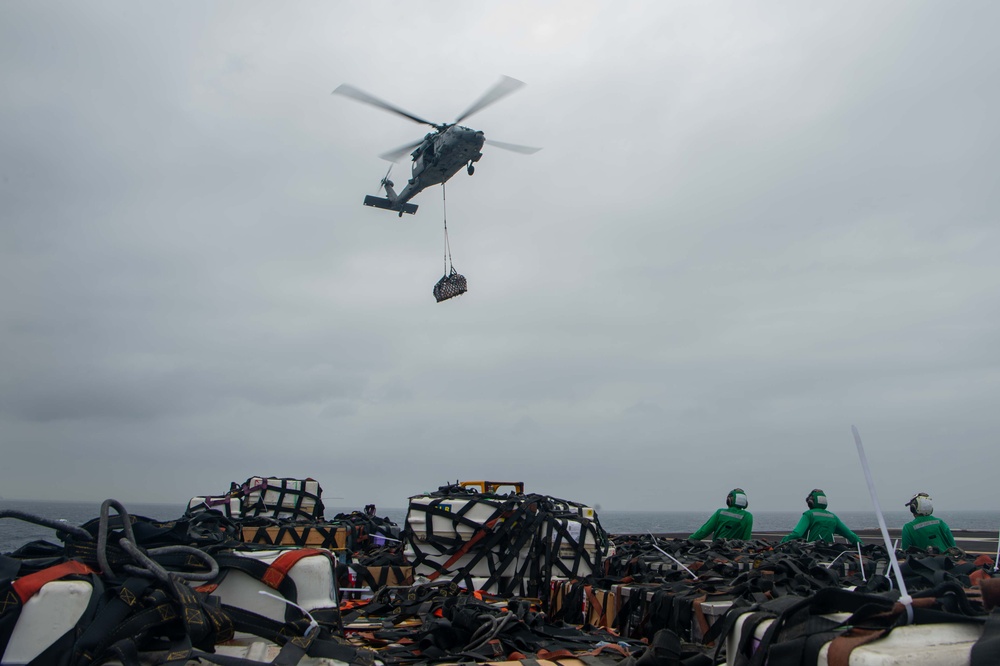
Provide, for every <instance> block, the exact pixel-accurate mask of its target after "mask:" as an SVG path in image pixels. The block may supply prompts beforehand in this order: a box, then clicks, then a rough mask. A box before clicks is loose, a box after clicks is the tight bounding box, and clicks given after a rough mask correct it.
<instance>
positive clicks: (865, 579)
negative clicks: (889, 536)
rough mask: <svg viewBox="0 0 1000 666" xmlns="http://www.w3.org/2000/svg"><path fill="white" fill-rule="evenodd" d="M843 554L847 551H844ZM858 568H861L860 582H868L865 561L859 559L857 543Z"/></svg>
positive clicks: (859, 553) (859, 550)
mask: <svg viewBox="0 0 1000 666" xmlns="http://www.w3.org/2000/svg"><path fill="white" fill-rule="evenodd" d="M844 552H845V553H846V552H847V551H844ZM858 566H860V567H861V580H863V581H865V582H866V583H867V582H868V576H866V575H865V559H864V558H863V557H861V544H860V543H858Z"/></svg>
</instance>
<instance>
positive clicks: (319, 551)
mask: <svg viewBox="0 0 1000 666" xmlns="http://www.w3.org/2000/svg"><path fill="white" fill-rule="evenodd" d="M508 489H509V491H508V492H504V491H505V490H508ZM112 511H114V512H115V513H114V514H113V513H112ZM15 514H16V512H9V511H7V512H3V513H2V514H0V517H12V518H21V519H26V520H31V521H32V522H39V519H37V518H35V517H31V516H24V515H15ZM39 524H45V525H47V526H50V527H52V528H53V529H54V530H55V531H56V535H57V537H58V540H59V541H61V542H62V543H61V545H60V544H55V543H50V542H46V541H37V542H32V543H30V544H27V545H26V546H24V547H22V548H20V549H18V550H17V551H15V552H13V553H9V554H7V555H4V556H2V557H0V599H4V603H3V606H2V610H0V657H2V663H4V664H7V663H11V664H60V665H61V664H67V665H68V664H83V663H110V664H154V663H178V664H194V663H213V662H214V663H233V664H235V663H262V660H263V661H264V662H268V663H281V664H296V663H298V664H303V665H313V664H328V665H333V664H336V665H338V666H342V665H343V664H344V663H347V664H355V665H357V666H374V665H375V664H376V663H382V664H387V665H393V664H400V665H410V664H451V663H456V662H481V663H482V662H489V663H499V662H505V661H506V662H513V663H515V664H516V663H518V662H520V663H523V664H525V666H538V665H542V666H554V664H555V660H556V659H558V660H559V663H560V664H563V665H565V666H616V665H619V664H620V665H621V666H672V665H678V666H680V665H682V664H685V665H688V666H693V665H698V664H704V665H710V664H722V663H725V664H730V665H734V666H735V665H736V664H740V665H743V664H765V663H767V664H770V665H772V666H780V665H781V664H809V665H810V666H812V665H814V664H815V665H819V664H830V665H848V666H849V665H850V664H854V665H855V666H858V665H859V664H881V665H885V666H888V665H890V664H910V665H915V664H927V665H930V664H934V665H950V664H956V665H958V664H972V665H974V666H979V665H981V664H993V663H1000V633H997V631H996V628H997V627H1000V611H996V610H994V608H995V607H996V606H997V605H998V603H1000V579H997V578H995V576H996V573H995V566H994V564H995V563H994V561H993V558H992V557H989V556H986V555H980V556H979V557H975V556H974V555H967V554H966V553H964V552H962V551H960V550H957V549H952V550H949V551H948V552H945V553H939V552H919V551H914V550H912V549H911V551H910V552H906V553H902V552H899V551H896V552H892V553H888V552H887V551H886V550H885V548H884V547H883V546H881V545H875V544H868V545H864V546H862V547H860V548H857V549H855V548H854V547H850V546H847V545H845V544H826V543H822V542H816V543H805V542H802V541H791V542H788V543H783V544H777V543H774V542H770V541H764V540H750V541H737V540H733V541H725V540H717V541H714V542H704V541H692V540H688V539H678V538H658V537H655V536H653V535H643V536H638V535H622V536H617V537H609V535H607V534H606V533H605V531H604V530H603V529H602V528H601V525H600V522H599V519H598V516H597V515H596V512H595V511H594V510H593V509H592V508H590V507H588V506H586V505H584V504H579V503H576V502H571V501H566V500H561V499H557V498H554V497H550V496H546V495H541V494H526V493H525V492H524V489H523V486H522V485H521V484H517V483H515V484H504V483H501V482H487V481H483V482H463V483H456V484H452V485H446V486H442V487H441V488H439V489H438V490H437V491H434V492H431V493H424V494H421V495H415V496H413V497H410V499H409V507H408V512H407V518H406V522H405V525H404V526H403V529H402V530H400V528H399V527H398V526H396V525H394V524H392V523H391V522H390V521H389V520H388V519H385V518H379V517H378V516H377V515H376V511H375V507H374V506H372V505H369V506H367V507H365V508H364V509H363V510H358V511H353V512H350V513H340V514H337V515H336V516H333V517H328V516H325V515H324V506H323V502H322V490H321V489H320V487H319V484H318V483H317V482H316V481H314V480H312V479H281V478H274V477H253V478H251V479H248V480H247V482H245V483H242V484H232V485H231V488H230V491H229V493H226V494H222V495H218V496H205V497H198V498H194V499H193V500H192V501H191V503H190V505H189V509H188V512H187V513H186V514H185V516H183V517H181V518H179V519H178V520H176V521H170V522H159V521H153V520H149V519H145V518H141V517H135V516H130V515H128V514H127V512H126V511H125V509H124V507H122V506H121V505H120V504H118V503H117V502H115V501H114V500H109V501H108V502H105V505H104V506H103V507H102V515H101V517H100V518H97V519H95V520H93V521H90V522H88V523H85V524H84V525H82V526H80V527H75V526H71V525H68V524H66V523H58V522H55V521H49V522H45V521H44V520H42V521H41V522H39ZM895 559H898V560H899V561H901V566H900V572H901V574H900V575H901V578H900V579H899V580H900V581H901V582H902V583H904V584H905V586H906V588H907V590H908V591H909V594H910V595H911V596H912V597H913V599H912V602H909V603H900V601H904V602H908V601H909V600H908V599H902V600H901V599H900V593H899V589H898V587H899V585H898V583H897V582H894V579H893V577H892V576H891V575H889V565H890V562H892V561H893V560H895ZM227 659H228V660H227ZM234 659H235V661H234ZM247 659H252V660H251V661H247ZM196 660H199V661H197V662H196ZM240 660H242V661H240ZM272 660H273V661H272Z"/></svg>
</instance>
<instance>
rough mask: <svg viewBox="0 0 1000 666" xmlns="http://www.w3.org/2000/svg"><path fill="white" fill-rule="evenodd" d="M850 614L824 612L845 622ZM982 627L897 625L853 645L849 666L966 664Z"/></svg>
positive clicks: (821, 665) (731, 648) (820, 664)
mask: <svg viewBox="0 0 1000 666" xmlns="http://www.w3.org/2000/svg"><path fill="white" fill-rule="evenodd" d="M850 616H851V615H850V613H832V614H830V615H824V616H823V617H827V618H830V619H833V620H836V621H844V620H846V619H847V618H849V617H850ZM748 617H750V615H749V614H748V613H744V614H743V615H741V616H740V617H738V618H737V619H736V622H735V624H734V625H733V628H732V630H731V631H730V632H729V636H728V637H727V638H726V664H727V666H733V664H735V659H736V649H737V647H738V646H739V640H740V634H741V633H742V631H743V624H744V623H745V622H746V620H747V618H748ZM773 621H774V620H764V621H763V622H761V623H760V624H758V625H757V627H756V628H755V629H754V645H755V646H756V645H758V644H759V642H760V640H761V639H762V638H763V637H764V632H765V631H766V630H767V628H768V627H769V626H770V625H771V623H772V622H773ZM982 631H983V627H982V625H978V624H971V623H957V622H956V623H947V624H916V625H908V626H903V627H896V628H895V629H893V630H892V631H891V632H889V635H888V636H885V637H883V638H880V639H878V640H875V641H872V642H871V643H866V644H865V645H862V646H860V647H856V648H854V650H853V651H852V652H851V657H850V660H849V662H848V663H849V664H850V666H903V665H904V664H905V666H967V665H968V663H969V655H970V653H971V652H972V646H973V645H974V644H975V643H976V641H977V640H979V637H980V636H981V635H982ZM829 652H830V643H826V644H825V645H824V646H823V647H822V648H820V651H819V656H818V658H817V660H816V666H829V664H828V661H827V655H828V654H829Z"/></svg>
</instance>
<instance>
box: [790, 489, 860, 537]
mask: <svg viewBox="0 0 1000 666" xmlns="http://www.w3.org/2000/svg"><path fill="white" fill-rule="evenodd" d="M806 505H807V506H808V507H809V510H808V511H806V512H804V513H803V514H802V517H801V518H800V519H799V524H798V525H796V526H795V529H793V530H792V531H791V532H789V533H788V534H787V535H786V536H785V538H784V539H782V540H781V543H785V542H786V541H791V540H792V539H805V540H806V541H829V542H830V543H833V535H834V534H839V535H840V536H842V537H844V538H845V539H847V540H848V541H849V542H851V543H861V539H860V538H859V537H858V535H857V534H855V533H854V532H852V531H851V530H849V529H847V526H846V525H844V523H842V522H841V521H840V518H838V517H837V515H836V514H835V513H833V512H831V511H827V510H826V506H827V501H826V493H824V492H823V491H822V490H820V489H819V488H816V489H814V490H813V491H812V492H811V493H809V495H808V496H807V497H806Z"/></svg>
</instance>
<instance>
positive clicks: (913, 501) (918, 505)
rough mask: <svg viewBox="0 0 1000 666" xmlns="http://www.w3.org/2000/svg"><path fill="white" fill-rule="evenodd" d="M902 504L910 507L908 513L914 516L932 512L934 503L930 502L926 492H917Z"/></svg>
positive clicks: (927, 514) (926, 514)
mask: <svg viewBox="0 0 1000 666" xmlns="http://www.w3.org/2000/svg"><path fill="white" fill-rule="evenodd" d="M904 506H907V507H909V508H910V513H912V514H913V515H914V516H929V515H931V514H932V513H934V505H933V504H932V503H931V496H930V495H928V494H927V493H917V494H916V495H914V496H913V497H911V498H910V501H909V502H907V503H906V504H905V505H904Z"/></svg>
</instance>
